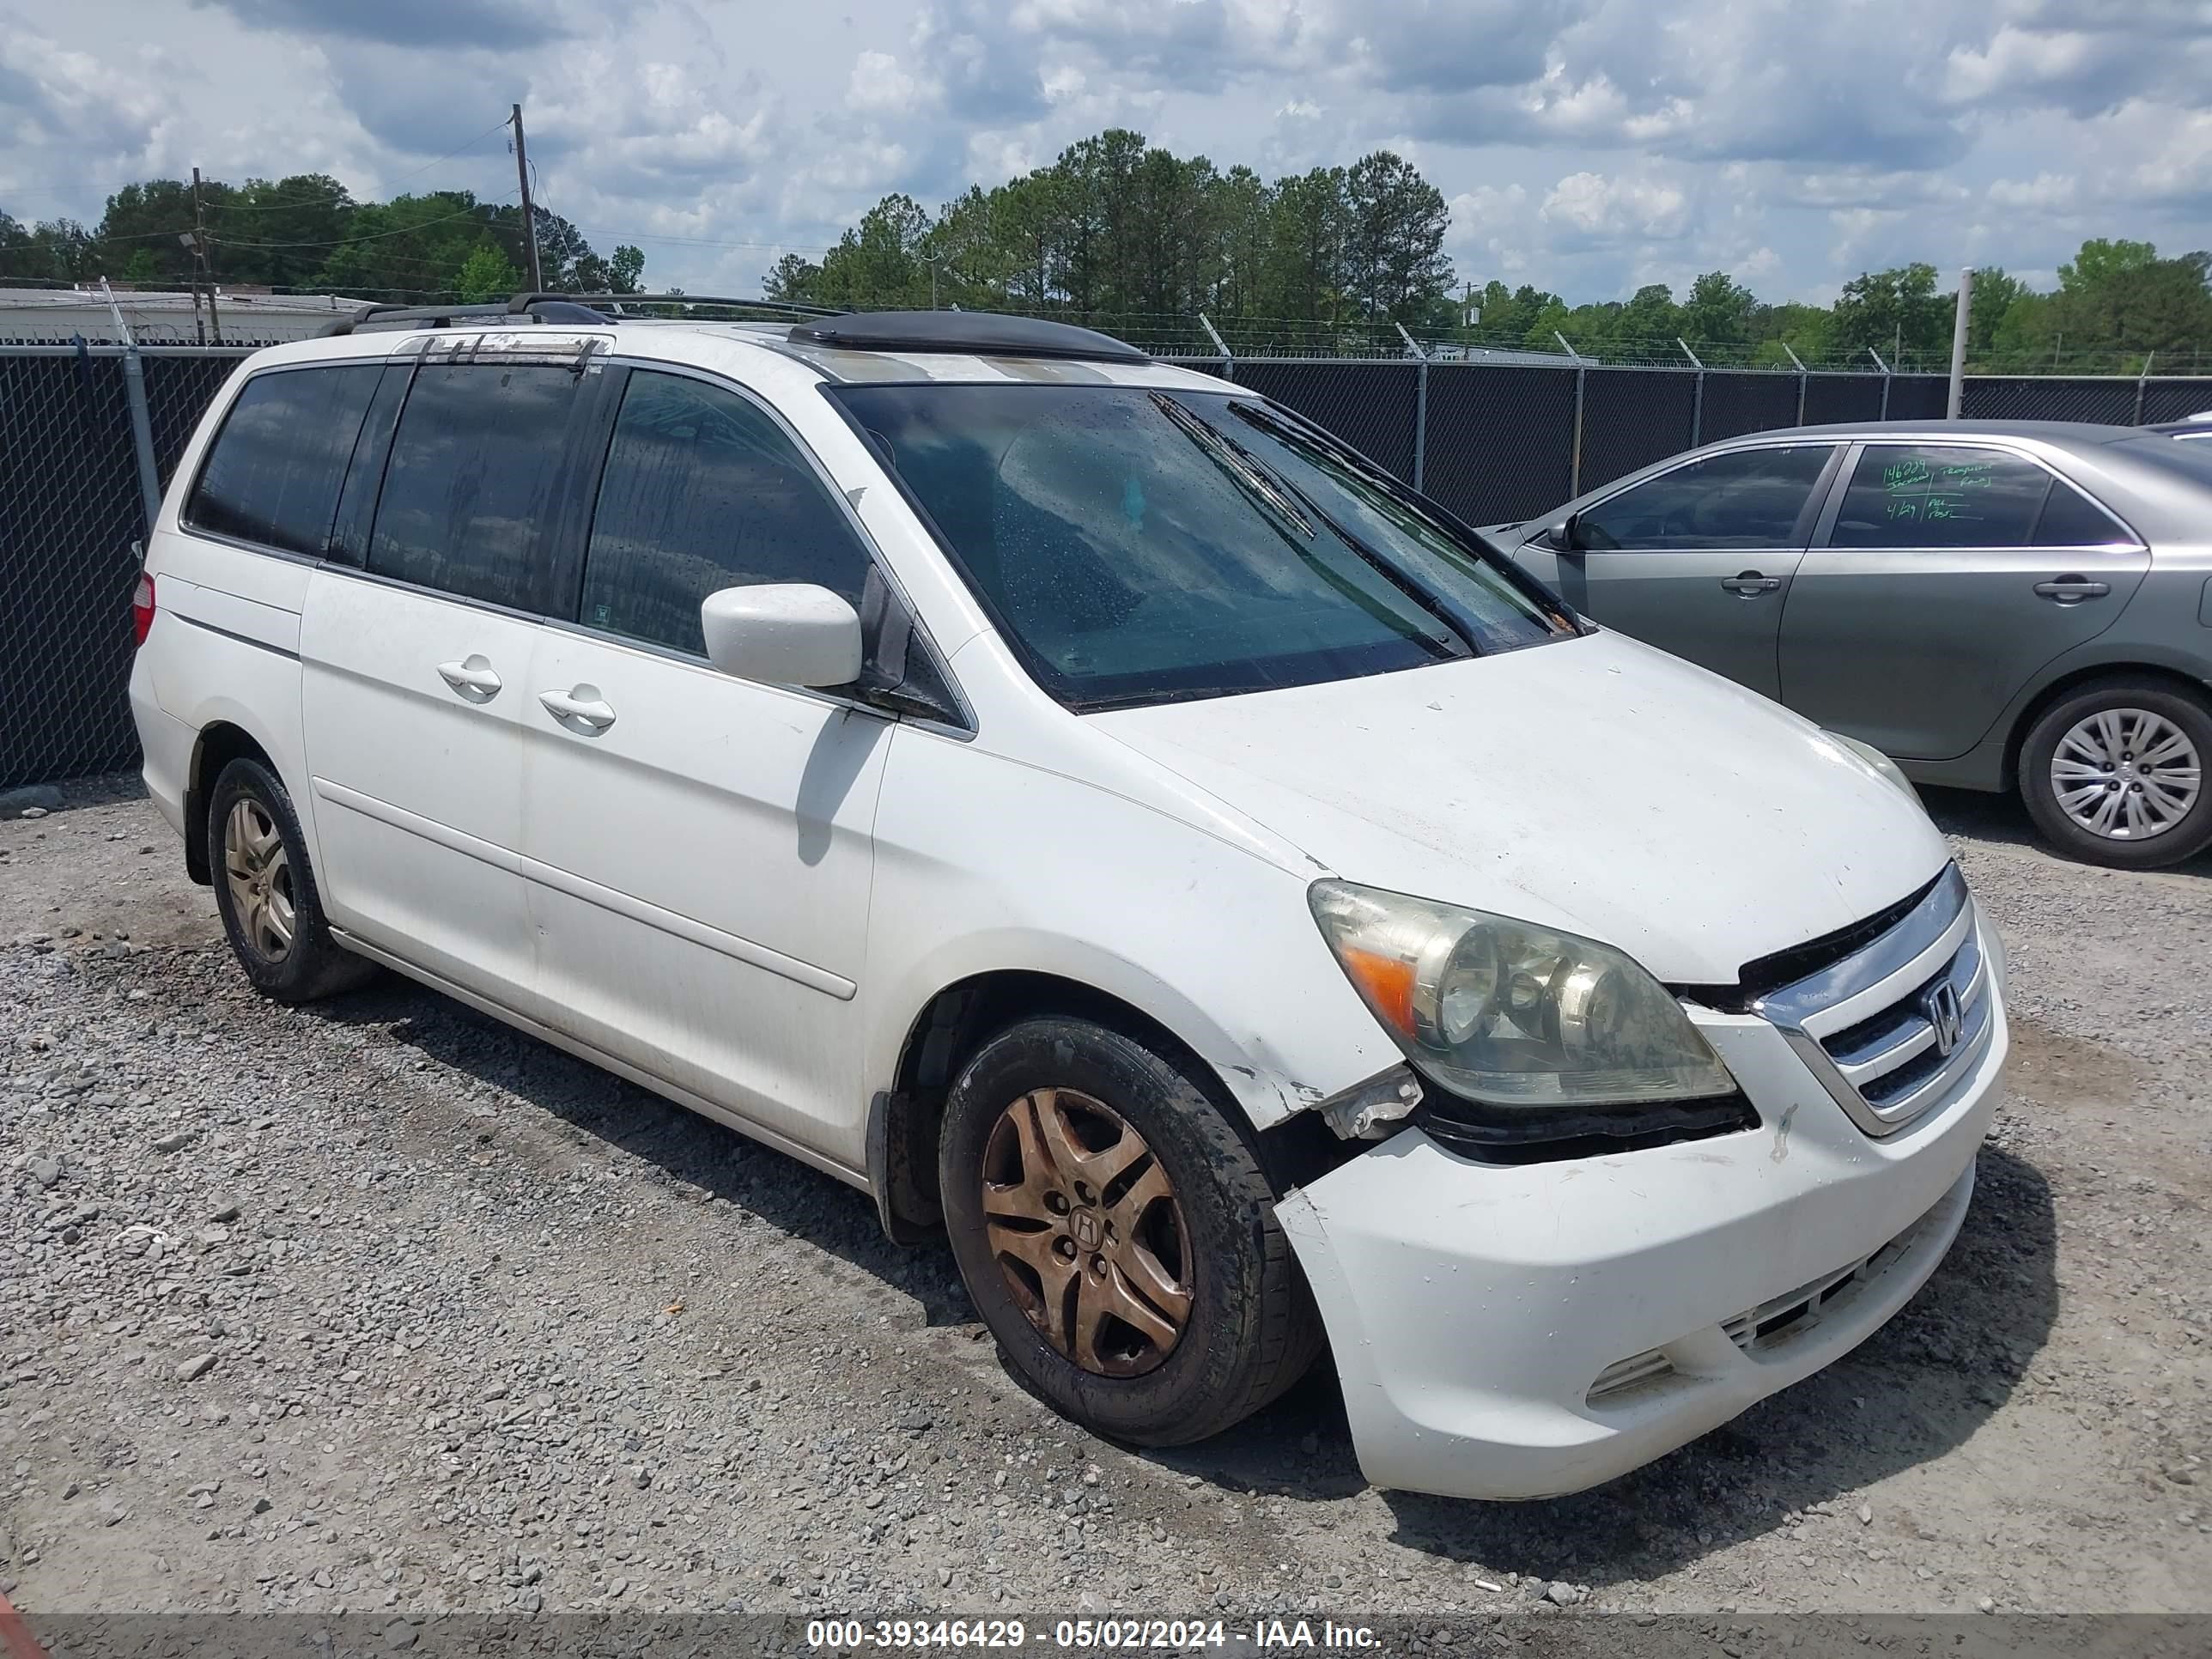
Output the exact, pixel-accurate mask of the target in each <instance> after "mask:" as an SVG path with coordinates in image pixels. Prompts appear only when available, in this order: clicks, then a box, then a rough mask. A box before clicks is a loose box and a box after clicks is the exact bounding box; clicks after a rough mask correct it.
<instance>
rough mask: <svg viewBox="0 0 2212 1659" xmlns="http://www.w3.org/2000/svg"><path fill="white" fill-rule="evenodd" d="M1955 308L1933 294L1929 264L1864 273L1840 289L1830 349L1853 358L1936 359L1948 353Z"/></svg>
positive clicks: (1951, 299)
mask: <svg viewBox="0 0 2212 1659" xmlns="http://www.w3.org/2000/svg"><path fill="white" fill-rule="evenodd" d="M1955 304H1956V297H1955V296H1954V295H1946V294H1939V293H1937V292H1936V267H1935V266H1933V265H1931V264H1910V265H1902V266H1899V267H1898V268H1897V269H1895V270H1877V271H1867V272H1863V273H1862V274H1861V275H1859V276H1855V277H1853V278H1852V279H1851V280H1850V282H1848V283H1844V291H1843V293H1842V295H1840V296H1838V299H1837V301H1836V307H1835V317H1834V322H1833V325H1832V331H1831V336H1830V340H1831V343H1832V346H1833V347H1834V348H1835V349H1838V350H1840V351H1848V352H1851V353H1853V354H1854V355H1863V353H1864V351H1865V349H1866V348H1867V347H1869V346H1872V347H1873V348H1874V349H1875V350H1876V351H1878V352H1880V353H1881V354H1882V356H1884V357H1885V358H1887V357H1889V356H1890V355H1891V353H1892V352H1893V350H1894V351H1897V352H1899V353H1901V354H1902V355H1903V356H1905V357H1908V358H1910V357H1914V356H1918V357H1920V358H1922V359H1923V360H1926V359H1930V358H1936V357H1940V356H1942V354H1943V353H1945V352H1947V351H1948V350H1949V349H1950V344H1951V314H1952V312H1953V309H1954V307H1955ZM1890 367H1891V368H1897V367H1898V364H1897V363H1896V362H1891V364H1890Z"/></svg>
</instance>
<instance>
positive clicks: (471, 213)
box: [209, 191, 514, 249]
mask: <svg viewBox="0 0 2212 1659" xmlns="http://www.w3.org/2000/svg"><path fill="white" fill-rule="evenodd" d="M513 194H514V191H507V195H506V196H495V197H492V198H490V200H489V201H483V202H478V203H477V204H475V205H474V206H472V207H465V208H463V209H462V210H460V211H459V212H458V213H444V214H441V215H439V216H438V217H436V218H435V219H423V220H420V221H418V222H416V223H414V224H411V225H401V226H399V227H398V228H395V229H392V230H374V231H371V232H370V233H369V234H368V235H366V236H348V237H345V238H343V239H342V240H338V241H335V242H331V241H323V242H241V241H240V240H238V239H237V238H235V237H232V236H216V237H210V239H209V240H211V241H213V242H214V243H215V244H216V246H220V247H250V248H264V249H266V248H288V247H327V248H341V247H356V246H359V245H360V244H362V243H363V242H380V241H383V240H385V239H386V238H387V237H392V236H412V235H414V234H416V232H417V231H422V230H428V228H430V227H431V226H432V225H442V224H445V223H447V222H450V221H452V220H454V219H472V218H474V217H475V216H477V213H478V212H479V211H480V210H483V209H484V208H488V207H503V206H505V205H506V204H507V200H508V198H509V197H512V196H513Z"/></svg>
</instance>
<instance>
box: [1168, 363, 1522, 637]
mask: <svg viewBox="0 0 2212 1659" xmlns="http://www.w3.org/2000/svg"><path fill="white" fill-rule="evenodd" d="M1152 398H1153V400H1154V401H1155V402H1157V403H1158V404H1160V405H1161V406H1162V407H1163V408H1164V409H1170V410H1174V412H1175V414H1176V416H1178V417H1180V418H1179V420H1178V424H1180V423H1181V422H1182V421H1188V422H1190V423H1191V424H1192V425H1193V426H1194V427H1196V428H1198V429H1199V430H1200V431H1201V432H1203V433H1204V434H1205V435H1206V436H1207V437H1209V438H1211V439H1212V441H1214V442H1215V443H1218V444H1220V445H1222V446H1223V447H1225V448H1226V449H1227V450H1228V451H1229V452H1230V453H1231V455H1233V456H1234V457H1235V458H1236V459H1237V464H1238V465H1239V467H1240V468H1249V469H1250V471H1252V473H1253V475H1254V476H1255V477H1259V478H1264V479H1265V480H1266V481H1267V483H1268V484H1269V486H1270V487H1271V488H1273V489H1276V490H1279V491H1282V492H1285V493H1286V494H1287V495H1290V496H1291V498H1293V499H1294V500H1295V501H1297V503H1298V505H1299V506H1300V507H1304V509H1305V511H1306V512H1308V513H1311V514H1313V516H1314V517H1315V518H1316V519H1319V520H1321V521H1322V524H1324V525H1326V526H1328V532H1329V534H1331V535H1332V536H1334V537H1335V538H1337V540H1339V541H1340V542H1342V543H1343V544H1345V545H1346V547H1348V548H1350V549H1351V550H1352V552H1353V553H1355V554H1356V555H1358V557H1359V558H1360V559H1361V560H1362V561H1363V562H1365V563H1366V564H1368V565H1370V567H1372V568H1373V569H1374V570H1375V571H1376V574H1378V575H1380V576H1381V577H1382V578H1383V580H1384V581H1387V582H1389V584H1390V586H1393V587H1395V588H1396V589H1397V590H1398V591H1399V592H1401V593H1403V594H1404V595H1405V596H1406V597H1407V599H1411V600H1412V601H1413V603H1414V604H1415V605H1419V606H1420V608H1421V609H1422V610H1424V611H1427V612H1428V613H1429V615H1430V616H1431V617H1435V618H1436V619H1437V621H1438V622H1439V623H1443V626H1444V630H1445V631H1446V632H1447V633H1449V634H1450V635H1452V637H1453V638H1455V639H1456V640H1457V641H1459V642H1460V643H1461V644H1462V646H1464V647H1466V648H1467V653H1468V655H1469V656H1470V657H1479V656H1480V655H1481V654H1482V646H1481V642H1480V638H1479V635H1480V628H1479V627H1478V626H1477V625H1476V623H1475V622H1474V618H1473V617H1469V616H1468V615H1466V614H1465V613H1464V612H1463V611H1462V609H1461V607H1460V606H1458V605H1455V604H1454V603H1453V602H1452V601H1451V600H1450V599H1449V598H1447V597H1446V596H1445V595H1443V594H1441V593H1437V592H1432V591H1431V589H1429V588H1427V587H1425V586H1423V585H1422V584H1421V583H1420V582H1419V581H1418V580H1415V579H1414V578H1413V576H1411V575H1409V574H1407V572H1406V571H1404V570H1402V569H1401V568H1399V567H1398V565H1397V564H1395V562H1392V561H1391V560H1390V559H1389V557H1387V556H1385V555H1384V554H1383V552H1382V551H1381V550H1379V549H1377V548H1376V546H1375V545H1374V544H1372V543H1370V542H1369V541H1366V540H1365V539H1364V538H1361V537H1359V536H1357V535H1355V534H1353V533H1352V530H1351V529H1350V528H1349V527H1348V526H1346V525H1345V524H1344V523H1343V522H1342V521H1340V520H1339V519H1338V518H1337V517H1336V515H1335V514H1334V513H1331V512H1330V511H1329V510H1328V508H1327V507H1323V506H1322V504H1321V503H1320V502H1318V501H1316V500H1314V498H1313V497H1312V496H1311V495H1308V494H1307V493H1306V492H1305V491H1304V490H1303V489H1299V488H1298V487H1297V484H1295V483H1291V481H1290V480H1289V479H1288V478H1285V477H1282V476H1281V475H1280V474H1279V473H1274V472H1271V471H1268V470H1267V464H1266V463H1265V462H1263V461H1261V459H1260V458H1259V457H1258V456H1257V455H1255V454H1254V453H1252V452H1251V451H1250V450H1249V449H1247V448H1245V447H1244V446H1243V444H1240V443H1238V442H1237V440H1236V439H1234V438H1232V437H1231V436H1230V435H1228V434H1227V433H1225V432H1217V431H1215V430H1214V429H1213V428H1212V427H1210V426H1208V425H1206V422H1203V421H1201V420H1200V419H1199V418H1198V416H1195V415H1194V414H1192V413H1191V412H1190V410H1187V409H1185V408H1183V407H1182V405H1181V404H1177V403H1176V402H1175V400H1174V399H1173V398H1166V397H1164V396H1163V395H1162V394H1161V393H1159V392H1154V393H1152ZM1230 407H1231V409H1232V410H1235V409H1237V405H1236V404H1231V405H1230ZM1253 423H1254V424H1255V425H1261V422H1256V421H1255V422H1253ZM1261 429H1262V430H1266V429H1267V428H1265V427H1264V426H1262V427H1261ZM1287 437H1288V434H1287V433H1285V438H1286V439H1287ZM1306 533H1307V534H1308V535H1309V536H1310V535H1311V534H1312V533H1313V532H1312V531H1311V530H1308V531H1307V532H1306Z"/></svg>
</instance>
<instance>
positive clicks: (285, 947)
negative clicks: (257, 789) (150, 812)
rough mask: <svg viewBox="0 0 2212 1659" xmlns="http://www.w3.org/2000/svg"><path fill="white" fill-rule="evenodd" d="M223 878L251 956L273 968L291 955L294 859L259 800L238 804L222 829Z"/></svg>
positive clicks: (224, 822) (247, 800) (272, 819)
mask: <svg viewBox="0 0 2212 1659" xmlns="http://www.w3.org/2000/svg"><path fill="white" fill-rule="evenodd" d="M222 873H223V879H224V881H225V883H226V884H228V887H229V889H230V902H231V908H233V909H234V910H235V911H236V912H237V915H238V929H239V932H240V933H242V934H244V935H245V936H246V944H247V945H249V946H250V947H251V948H252V951H253V953H254V955H256V956H258V957H261V958H262V959H263V960H264V961H265V962H270V963H277V962H282V961H283V960H284V958H285V957H289V956H290V955H291V954H292V929H293V908H292V904H293V899H292V860H291V858H290V856H289V854H286V852H285V851H284V836H283V832H282V831H280V830H279V829H277V828H276V819H274V818H272V817H270V815H269V811H268V809H267V808H266V807H264V806H263V805H261V803H260V802H258V801H257V800H252V799H246V800H241V801H240V802H239V803H238V804H237V805H234V806H233V807H232V808H231V809H230V816H229V817H228V818H226V819H225V820H224V821H223V826H222Z"/></svg>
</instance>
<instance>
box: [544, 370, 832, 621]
mask: <svg viewBox="0 0 2212 1659" xmlns="http://www.w3.org/2000/svg"><path fill="white" fill-rule="evenodd" d="M867 575H868V552H867V549H866V547H865V546H863V545H862V544H861V542H860V538H859V537H858V535H856V534H855V533H854V530H853V527H852V526H851V524H850V523H849V522H848V520H847V519H846V517H845V515H844V513H842V511H841V510H840V509H839V507H838V506H837V503H836V500H835V499H834V498H833V497H832V496H831V495H830V493H829V489H827V488H826V487H825V486H824V485H823V483H822V480H821V479H820V477H818V476H817V474H816V473H815V471H814V470H813V469H812V468H811V466H809V465H807V463H806V459H805V457H804V456H802V455H801V454H800V453H799V449H798V447H797V446H795V445H794V444H793V442H792V441H791V440H790V439H789V438H788V437H787V436H786V435H785V434H784V432H783V429H782V428H781V427H779V426H777V425H776V423H775V422H774V421H772V420H770V419H769V416H767V415H766V414H765V413H763V411H762V410H760V409H758V408H757V407H756V406H755V405H754V404H750V403H749V402H747V401H746V400H745V399H744V398H740V397H738V395H737V394H736V393H734V392H726V391H724V390H722V389H721V388H720V387H719V386H708V385H707V384H706V383H705V382H704V381H701V380H689V379H686V378H684V376H682V375H677V374H653V373H651V372H649V371H647V370H642V369H641V370H638V371H636V372H635V373H633V374H631V375H630V377H629V386H628V388H627V389H625V391H624V392H623V403H622V412H621V413H620V414H619V415H618V416H617V417H616V420H615V433H614V441H613V443H612V444H611V446H610V447H609V448H608V451H607V466H606V471H605V475H604V476H603V477H601V479H600V482H599V507H598V510H597V511H596V512H595V513H593V515H592V539H591V544H590V547H589V550H587V552H586V555H585V559H584V603H583V609H582V611H581V613H580V616H581V620H582V621H583V622H585V623H587V624H589V625H590V626H592V627H593V628H605V629H610V630H611V631H613V632H615V633H617V634H626V635H629V636H630V637H631V638H633V639H640V640H647V641H651V642H652V643H653V644H655V645H665V646H669V647H673V648H674V649H676V650H678V651H689V652H692V653H695V654H698V655H702V656H703V655H704V654H705V653H706V641H705V639H704V638H703V637H702V635H701V632H700V628H699V602H700V601H701V600H702V599H705V598H706V597H707V596H708V594H709V593H712V592H714V591H715V590H717V589H718V588H724V587H744V586H753V585H754V584H757V583H761V582H816V583H819V584H820V585H821V586H823V587H827V588H829V589H830V590H831V591H832V592H837V593H841V594H842V595H843V596H844V597H845V598H846V599H850V600H851V601H852V602H853V603H854V605H855V606H857V605H859V604H860V599H861V594H862V591H863V589H864V587H865V586H866V581H867Z"/></svg>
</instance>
